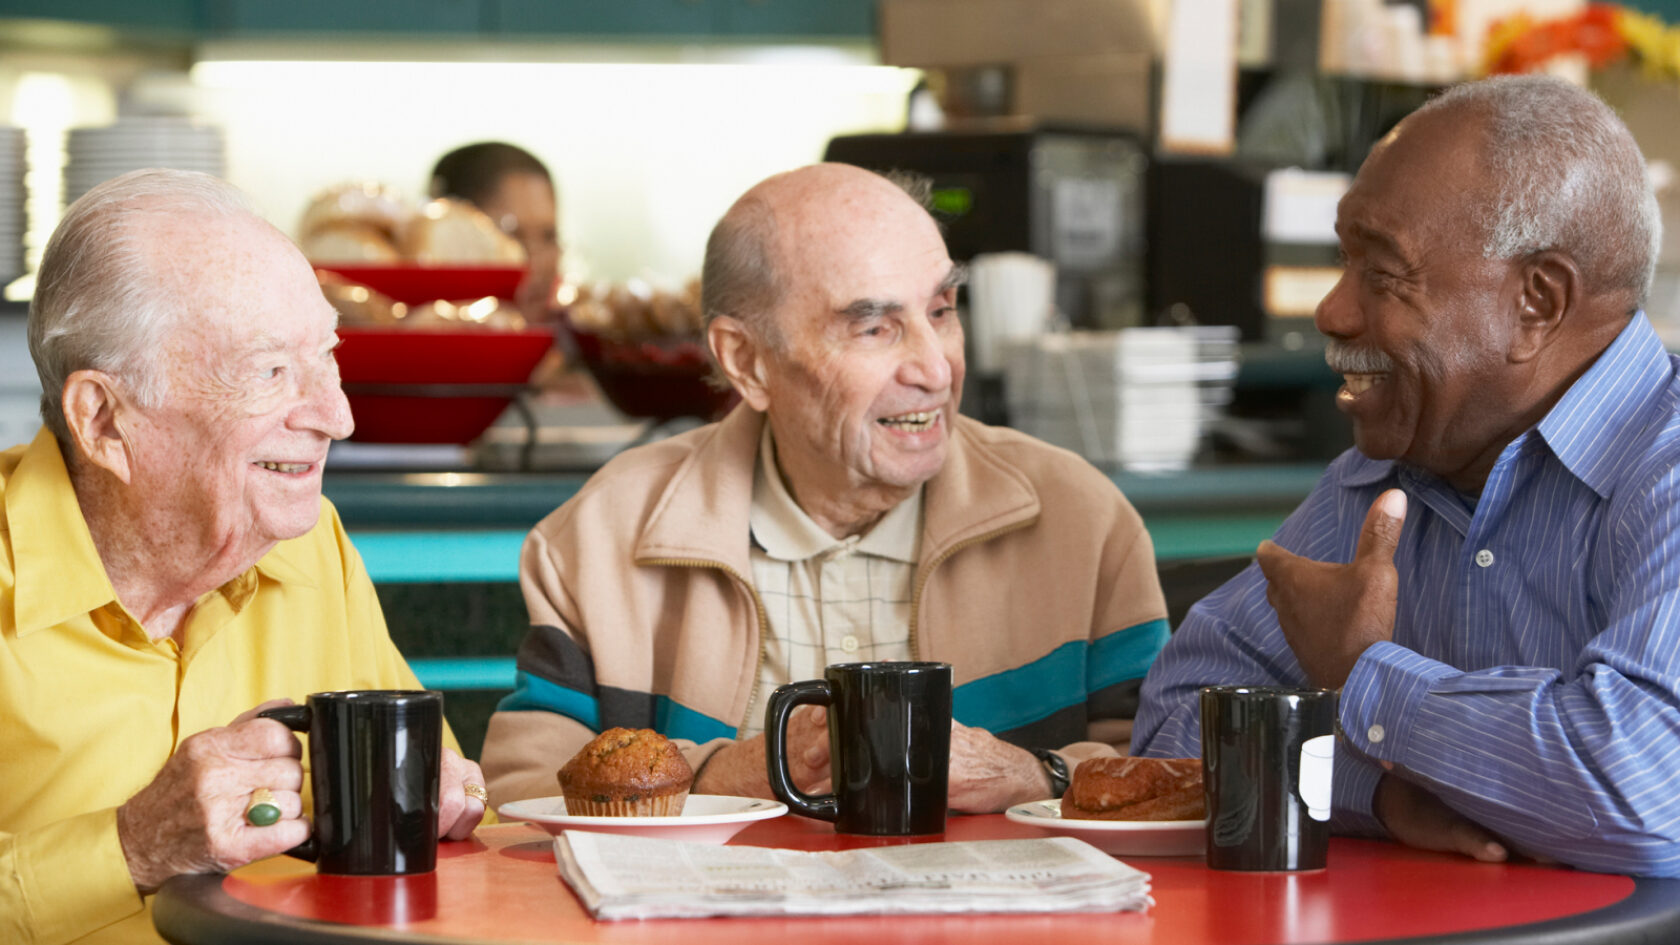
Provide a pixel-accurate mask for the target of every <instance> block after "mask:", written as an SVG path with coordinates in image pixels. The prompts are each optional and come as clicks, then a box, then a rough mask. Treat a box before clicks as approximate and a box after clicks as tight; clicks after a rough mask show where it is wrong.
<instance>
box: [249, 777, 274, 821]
mask: <svg viewBox="0 0 1680 945" xmlns="http://www.w3.org/2000/svg"><path fill="white" fill-rule="evenodd" d="M279 820H280V805H279V804H276V803H274V792H273V791H270V790H269V789H268V788H265V787H260V788H257V789H256V790H255V791H252V792H251V806H249V807H247V808H245V822H246V823H248V824H250V825H251V826H253V827H267V826H268V825H270V824H272V823H275V822H277V821H279Z"/></svg>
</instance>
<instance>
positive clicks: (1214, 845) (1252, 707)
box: [1202, 686, 1336, 871]
mask: <svg viewBox="0 0 1680 945" xmlns="http://www.w3.org/2000/svg"><path fill="white" fill-rule="evenodd" d="M1335 733H1336V694H1335V693H1334V692H1332V691H1330V690H1328V689H1284V688H1276V687H1270V686H1208V687H1206V688H1204V689H1203V690H1202V783H1203V788H1204V790H1205V791H1206V794H1207V813H1208V822H1207V864H1208V866H1209V867H1211V868H1212V869H1218V870H1256V871H1258V870H1317V869H1323V868H1324V863H1325V858H1326V855H1327V853H1328V851H1329V847H1330V786H1331V771H1332V768H1333V766H1334V764H1335V744H1336V741H1335V740H1336V734H1335Z"/></svg>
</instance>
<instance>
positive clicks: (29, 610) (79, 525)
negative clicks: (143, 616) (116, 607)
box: [5, 428, 117, 636]
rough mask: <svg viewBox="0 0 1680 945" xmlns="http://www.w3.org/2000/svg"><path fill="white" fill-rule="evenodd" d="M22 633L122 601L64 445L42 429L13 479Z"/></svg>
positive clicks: (11, 510)
mask: <svg viewBox="0 0 1680 945" xmlns="http://www.w3.org/2000/svg"><path fill="white" fill-rule="evenodd" d="M5 503H6V525H7V528H8V530H9V531H10V532H11V538H12V562H13V567H14V568H16V574H17V585H16V587H15V588H14V589H13V607H14V608H15V610H14V616H15V617H16V619H17V633H18V635H19V636H25V635H27V634H30V633H33V632H34V631H36V630H40V629H43V628H45V627H50V626H53V625H55V624H60V623H63V622H64V621H66V620H69V619H71V618H73V617H77V616H80V615H82V614H86V613H91V612H93V611H95V610H98V609H99V608H101V607H103V606H105V605H106V604H108V603H110V602H111V601H113V600H116V596H117V595H116V591H114V590H112V588H111V579H110V578H109V577H107V576H106V575H105V566H104V564H103V563H102V562H101V561H100V560H99V552H98V550H96V549H95V548H94V545H93V535H92V534H90V533H89V532H88V527H87V521H86V520H85V519H83V518H82V508H81V506H80V505H79V504H77V502H76V490H75V489H74V488H73V487H72V486H71V484H70V471H69V470H68V469H67V468H66V467H65V465H64V456H63V454H62V453H60V452H59V447H58V440H57V439H56V438H54V437H53V435H52V433H50V432H48V431H47V430H46V429H44V428H43V429H42V430H41V431H40V432H39V433H37V434H36V435H35V439H34V440H33V441H32V442H31V443H30V444H29V446H28V447H27V448H26V449H25V450H24V453H23V457H22V459H20V460H19V461H18V464H17V468H16V469H14V470H13V471H12V475H11V476H10V477H8V479H7V482H6V494H5Z"/></svg>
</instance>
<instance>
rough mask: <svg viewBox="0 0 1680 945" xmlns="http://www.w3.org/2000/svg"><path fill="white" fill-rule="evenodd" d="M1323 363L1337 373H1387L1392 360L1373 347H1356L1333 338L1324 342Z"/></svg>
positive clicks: (1391, 366) (1391, 368) (1391, 367)
mask: <svg viewBox="0 0 1680 945" xmlns="http://www.w3.org/2000/svg"><path fill="white" fill-rule="evenodd" d="M1324 363H1325V364H1328V365H1330V370H1332V371H1335V372H1336V373H1337V374H1387V373H1388V372H1390V371H1392V370H1394V362H1393V361H1392V360H1391V359H1390V358H1389V357H1388V355H1386V354H1383V353H1382V352H1381V351H1378V350H1376V349H1375V348H1356V347H1354V346H1353V345H1350V344H1348V343H1347V342H1345V341H1337V340H1336V339H1334V338H1331V339H1329V340H1328V341H1326V342H1325V343H1324Z"/></svg>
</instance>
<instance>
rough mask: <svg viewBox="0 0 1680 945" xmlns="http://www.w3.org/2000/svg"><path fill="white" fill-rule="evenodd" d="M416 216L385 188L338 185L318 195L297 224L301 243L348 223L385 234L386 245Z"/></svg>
mask: <svg viewBox="0 0 1680 945" xmlns="http://www.w3.org/2000/svg"><path fill="white" fill-rule="evenodd" d="M413 216H414V207H413V206H412V205H411V204H410V203H409V202H408V201H407V200H406V199H404V198H403V197H402V195H401V194H399V193H397V192H396V191H395V190H392V189H391V188H389V187H386V186H385V185H384V184H379V183H375V182H373V181H358V182H355V183H349V184H339V185H338V186H336V187H330V188H328V189H326V190H323V191H321V192H320V193H319V194H316V195H315V197H314V198H313V199H312V200H310V202H309V206H308V207H306V208H304V211H303V218H302V219H301V220H299V221H298V241H299V242H300V243H301V242H303V241H304V240H307V239H308V238H309V237H310V236H311V235H313V234H314V233H315V232H316V231H318V230H321V229H323V228H326V227H332V226H338V225H342V224H347V223H349V224H359V225H361V226H366V227H372V228H374V229H376V230H378V231H380V233H381V234H383V236H384V239H385V241H386V242H388V243H389V242H394V241H395V240H396V237H397V233H398V232H399V231H401V229H402V228H403V226H404V225H405V224H407V223H408V221H409V219H410V218H412V217H413ZM311 258H315V257H311Z"/></svg>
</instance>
